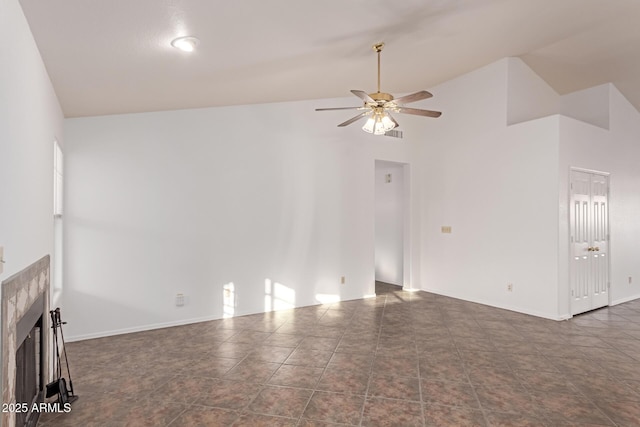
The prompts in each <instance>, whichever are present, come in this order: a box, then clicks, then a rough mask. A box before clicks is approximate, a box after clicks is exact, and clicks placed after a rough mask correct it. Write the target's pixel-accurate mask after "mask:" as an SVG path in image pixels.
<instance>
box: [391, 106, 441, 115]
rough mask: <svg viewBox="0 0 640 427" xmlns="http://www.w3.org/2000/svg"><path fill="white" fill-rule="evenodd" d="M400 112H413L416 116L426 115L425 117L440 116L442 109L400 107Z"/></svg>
mask: <svg viewBox="0 0 640 427" xmlns="http://www.w3.org/2000/svg"><path fill="white" fill-rule="evenodd" d="M398 113H404V114H413V115H415V116H425V117H436V118H437V117H440V115H441V114H442V113H441V112H440V111H431V110H419V109H417V108H405V107H399V108H398Z"/></svg>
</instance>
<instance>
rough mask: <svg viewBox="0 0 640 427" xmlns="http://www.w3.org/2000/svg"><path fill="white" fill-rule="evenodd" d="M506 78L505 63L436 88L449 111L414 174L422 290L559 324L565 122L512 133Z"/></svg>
mask: <svg viewBox="0 0 640 427" xmlns="http://www.w3.org/2000/svg"><path fill="white" fill-rule="evenodd" d="M508 73H509V60H508V59H505V60H501V61H498V62H496V63H494V64H491V65H489V66H487V67H484V68H482V69H479V70H477V71H475V72H473V73H469V74H467V75H464V76H462V77H460V78H458V79H455V80H452V81H450V82H447V83H445V84H443V85H441V86H438V87H436V88H434V90H433V92H434V93H436V92H437V94H438V96H439V99H440V100H441V101H442V102H443V105H442V109H443V111H444V113H443V115H442V118H441V120H440V121H439V122H438V124H437V128H436V129H433V130H432V131H431V132H428V133H427V134H428V142H425V144H424V146H423V153H422V157H421V161H420V163H419V165H418V166H417V167H419V168H420V170H421V173H422V178H421V186H422V187H421V188H422V196H421V203H422V227H423V228H422V240H423V247H422V252H421V255H422V258H421V259H422V278H423V289H424V290H427V291H431V292H436V293H440V294H443V295H449V296H453V297H456V298H462V299H466V300H470V301H477V302H481V303H485V304H489V305H493V306H497V307H505V308H510V309H513V310H517V311H521V312H525V313H530V314H535V315H539V316H543V317H549V318H556V317H557V297H556V293H557V274H558V272H557V257H558V253H557V233H558V230H557V227H558V219H557V217H558V213H557V212H558V202H557V198H558V195H557V194H558V193H557V192H558V189H557V180H558V173H557V164H558V119H557V117H555V118H554V117H548V118H544V119H540V120H535V121H529V122H525V123H521V124H519V125H515V126H509V127H508V126H507V124H506V123H507V119H506V118H507V113H508V109H507V100H508V99H509V97H508V90H509V88H512V87H511V86H508V84H507V82H508ZM533 88H535V85H534V86H533ZM520 93H521V94H524V93H525V91H524V89H522V90H520ZM522 96H525V95H522ZM441 226H451V227H452V233H451V234H442V233H441ZM508 283H512V284H513V292H507V284H508Z"/></svg>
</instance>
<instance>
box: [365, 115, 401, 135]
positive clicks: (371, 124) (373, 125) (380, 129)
mask: <svg viewBox="0 0 640 427" xmlns="http://www.w3.org/2000/svg"><path fill="white" fill-rule="evenodd" d="M394 127H396V124H395V123H394V122H393V120H391V118H390V117H389V115H387V114H386V113H376V114H374V115H372V116H371V117H369V118H368V119H367V122H366V123H365V124H364V126H362V130H363V131H365V132H368V133H372V134H374V135H384V134H385V132H389V131H390V130H391V129H393V128H394Z"/></svg>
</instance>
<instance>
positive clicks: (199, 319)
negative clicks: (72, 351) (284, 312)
mask: <svg viewBox="0 0 640 427" xmlns="http://www.w3.org/2000/svg"><path fill="white" fill-rule="evenodd" d="M372 296H373V297H375V294H374V295H363V296H361V297H360V298H371V297H372ZM360 298H352V297H345V298H343V299H341V300H339V301H336V302H345V301H351V300H354V299H360ZM313 305H322V304H321V303H319V302H314V303H311V304H303V305H299V306H296V307H293V308H292V309H296V308H302V307H309V306H313ZM261 313H266V312H265V311H248V312H238V313H237V314H236V315H235V316H233V317H240V316H250V315H252V314H261ZM220 319H223V317H222V316H219V315H211V316H205V317H197V318H192V319H181V320H175V321H171V322H163V323H152V324H147V325H140V326H133V327H131V328H122V329H113V330H109V331H101V332H95V333H91V334H82V335H71V336H68V337H67V336H65V341H66V342H74V341H83V340H90V339H94V338H104V337H110V336H114V335H123V334H131V333H133V332H144V331H151V330H154V329H162V328H170V327H173V326H183V325H190V324H192V323H200V322H209V321H211V320H220Z"/></svg>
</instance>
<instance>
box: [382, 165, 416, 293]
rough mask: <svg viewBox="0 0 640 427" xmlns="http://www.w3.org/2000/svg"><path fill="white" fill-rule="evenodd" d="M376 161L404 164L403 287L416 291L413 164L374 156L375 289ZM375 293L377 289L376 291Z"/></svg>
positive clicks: (406, 289)
mask: <svg viewBox="0 0 640 427" xmlns="http://www.w3.org/2000/svg"><path fill="white" fill-rule="evenodd" d="M376 162H385V163H394V164H396V165H398V166H402V178H403V188H402V289H403V290H405V291H414V290H417V289H414V288H413V286H412V284H413V282H412V280H411V265H412V263H411V164H410V163H406V162H398V161H395V160H385V159H379V158H374V160H373V180H372V185H373V190H374V191H373V209H372V212H373V245H374V246H373V274H374V289H375V270H376V258H375V250H376V249H375V240H376V217H375V208H376V198H375V197H376V195H375V185H376V175H375V172H376ZM374 294H375V291H374Z"/></svg>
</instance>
